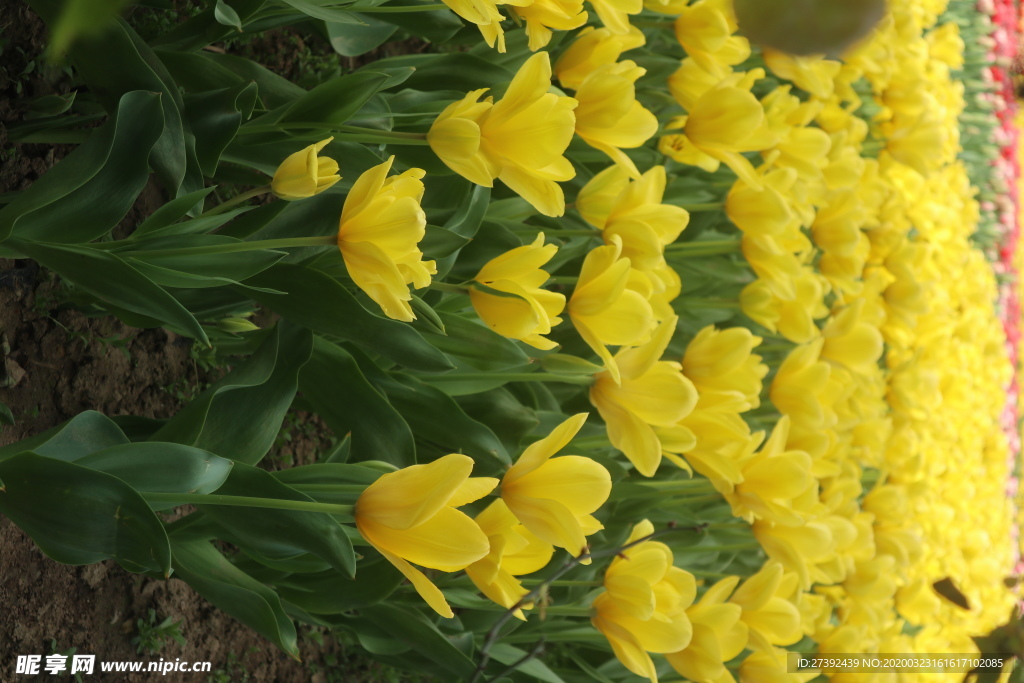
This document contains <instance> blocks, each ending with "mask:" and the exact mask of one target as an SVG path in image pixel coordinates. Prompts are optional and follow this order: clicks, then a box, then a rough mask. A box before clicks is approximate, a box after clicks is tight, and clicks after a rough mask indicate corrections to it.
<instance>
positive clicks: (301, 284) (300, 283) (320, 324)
mask: <svg viewBox="0 0 1024 683" xmlns="http://www.w3.org/2000/svg"><path fill="white" fill-rule="evenodd" d="M244 284H246V285H253V286H256V287H263V288H266V289H276V290H280V291H283V292H287V294H283V295H273V294H263V293H258V292H257V293H253V298H255V299H256V300H257V301H259V302H260V303H261V304H263V305H264V306H267V307H268V308H270V309H272V310H273V311H275V312H277V313H279V314H281V315H282V316H283V317H285V318H287V319H288V320H291V321H293V322H295V323H298V324H299V325H303V326H305V327H308V328H310V329H311V330H313V331H314V332H316V333H317V334H323V335H329V336H333V337H337V338H339V339H343V340H346V341H351V342H354V343H356V344H360V345H362V346H364V347H365V348H367V349H369V350H372V351H373V352H375V353H380V354H382V355H384V356H387V357H388V358H390V359H391V360H393V361H395V362H396V363H401V364H403V365H405V366H406V367H410V368H415V369H417V370H422V371H426V372H441V371H445V370H450V369H451V368H452V367H453V366H452V364H451V363H450V362H449V360H448V359H447V358H446V357H445V356H444V354H443V353H441V352H440V351H438V350H437V349H436V348H434V347H433V346H431V345H430V344H428V343H427V342H426V341H425V340H424V339H423V337H422V336H420V334H419V333H418V332H417V331H416V330H414V329H413V328H412V327H410V326H408V325H406V324H404V323H401V322H398V321H396V320H390V319H388V318H383V317H381V316H378V315H374V314H373V313H370V312H369V311H368V310H366V309H365V308H363V307H362V306H361V305H360V304H359V302H358V301H357V300H356V298H355V297H354V296H352V294H351V293H350V292H349V291H348V290H347V289H346V288H345V287H343V286H342V285H341V284H340V283H339V282H338V281H337V280H335V279H333V278H331V277H330V276H328V275H325V274H324V273H322V272H320V271H318V270H313V269H312V268H308V267H306V266H298V265H292V264H284V263H278V264H277V265H275V266H273V267H272V268H269V269H267V270H265V271H263V272H262V273H260V274H259V275H256V276H255V277H251V278H249V279H248V280H246V281H245V283H244ZM485 329H486V328H485ZM443 338H444V337H442V339H443Z"/></svg>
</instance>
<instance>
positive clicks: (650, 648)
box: [591, 519, 697, 683]
mask: <svg viewBox="0 0 1024 683" xmlns="http://www.w3.org/2000/svg"><path fill="white" fill-rule="evenodd" d="M652 533H654V525H653V524H651V523H650V522H649V521H648V520H646V519H645V520H644V521H642V522H640V523H639V524H637V525H636V527H634V529H633V533H631V534H630V536H629V539H628V540H627V544H629V543H635V542H637V541H640V539H642V538H644V537H647V536H650V535H651V534H652ZM674 559H675V558H674V557H673V555H672V551H671V550H670V549H669V547H668V546H667V545H665V544H664V543H660V542H658V541H650V540H648V541H643V542H640V543H637V544H636V545H634V546H633V547H631V548H627V549H626V550H624V551H622V553H621V554H620V555H619V556H618V557H616V558H615V559H614V560H612V563H611V564H610V565H609V566H608V570H607V571H606V572H605V578H604V587H605V591H604V592H603V593H601V594H600V595H598V596H597V598H595V600H594V605H593V606H594V611H595V614H594V616H593V617H592V618H591V623H592V624H593V625H594V628H596V629H597V630H598V631H600V632H601V633H602V634H603V635H604V637H605V638H607V639H608V642H609V643H610V644H611V646H612V651H613V652H614V653H615V656H616V657H617V658H618V659H619V661H620V662H622V665H623V666H625V667H626V668H627V669H629V670H630V671H632V672H633V673H635V674H636V675H638V676H643V677H645V678H647V679H649V680H650V681H651V682H652V683H657V681H658V674H657V670H656V669H655V666H654V662H653V661H652V660H651V657H650V655H649V654H647V653H648V652H654V653H668V652H678V651H679V650H682V649H683V648H685V647H686V646H687V645H689V644H690V640H691V638H692V636H693V629H692V627H691V624H690V619H689V617H687V616H686V608H687V607H689V606H690V605H691V604H692V603H693V599H694V598H695V597H696V594H697V582H696V581H695V580H694V578H693V575H692V574H690V573H689V572H687V571H684V570H682V569H680V568H678V567H675V566H673V562H674Z"/></svg>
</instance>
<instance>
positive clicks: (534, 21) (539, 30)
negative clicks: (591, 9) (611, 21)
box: [513, 0, 587, 52]
mask: <svg viewBox="0 0 1024 683" xmlns="http://www.w3.org/2000/svg"><path fill="white" fill-rule="evenodd" d="M513 11H514V12H515V13H516V14H518V15H519V16H520V17H522V19H523V21H525V22H526V36H527V37H528V38H529V41H530V42H529V47H530V49H531V50H533V51H534V52H536V51H537V50H539V49H541V48H542V47H544V46H545V45H547V44H548V43H549V42H551V36H552V35H554V34H553V33H552V31H551V29H555V30H556V31H571V30H573V29H574V28H579V27H580V26H583V24H585V23H587V13H586V12H584V11H583V0H533V2H531V3H529V4H528V5H524V6H522V7H517V8H516V9H515V10H513Z"/></svg>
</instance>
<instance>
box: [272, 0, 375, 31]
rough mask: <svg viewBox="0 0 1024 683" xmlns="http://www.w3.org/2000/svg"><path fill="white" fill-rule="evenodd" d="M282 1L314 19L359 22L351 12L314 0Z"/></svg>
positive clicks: (349, 22)
mask: <svg viewBox="0 0 1024 683" xmlns="http://www.w3.org/2000/svg"><path fill="white" fill-rule="evenodd" d="M282 2H284V3H285V4H287V5H290V6H291V7H294V8H295V9H297V10H298V11H300V12H302V13H303V14H305V15H306V16H310V17H313V18H314V19H321V20H323V21H334V22H343V23H348V24H357V25H358V24H360V23H361V22H360V20H359V18H358V17H357V16H356V15H355V14H354V13H353V12H349V11H348V10H344V9H341V8H340V7H332V6H325V5H321V4H320V3H318V2H316V0H282ZM325 4H326V3H325Z"/></svg>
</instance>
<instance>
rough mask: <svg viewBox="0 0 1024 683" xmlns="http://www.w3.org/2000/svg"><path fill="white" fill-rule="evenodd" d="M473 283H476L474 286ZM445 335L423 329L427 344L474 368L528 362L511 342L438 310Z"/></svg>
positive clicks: (485, 328) (489, 330)
mask: <svg viewBox="0 0 1024 683" xmlns="http://www.w3.org/2000/svg"><path fill="white" fill-rule="evenodd" d="M474 286H475V285H474ZM438 317H440V319H441V322H443V323H444V329H445V335H443V336H442V335H439V334H432V333H430V332H423V333H422V334H423V338H424V339H426V340H427V341H428V342H430V344H432V345H433V346H435V347H436V348H438V349H439V350H441V351H443V352H444V353H446V354H447V355H449V356H451V357H453V358H454V359H456V360H457V361H462V362H460V363H459V365H460V366H461V365H463V363H464V364H465V365H468V366H470V367H472V368H476V369H477V370H507V369H509V368H514V367H523V366H525V365H529V363H530V358H529V357H528V356H527V355H526V354H525V353H523V351H522V349H520V348H519V347H518V346H517V345H516V343H515V342H514V341H512V340H511V339H506V338H505V337H503V336H501V335H500V334H498V333H497V332H494V331H493V330H491V329H490V328H488V327H485V326H483V325H481V324H479V323H477V322H474V321H472V320H468V319H466V318H463V317H462V316H459V315H454V314H452V313H445V312H443V311H441V312H438Z"/></svg>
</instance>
